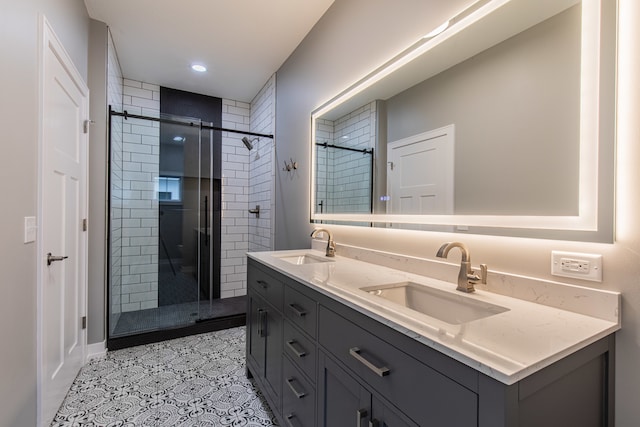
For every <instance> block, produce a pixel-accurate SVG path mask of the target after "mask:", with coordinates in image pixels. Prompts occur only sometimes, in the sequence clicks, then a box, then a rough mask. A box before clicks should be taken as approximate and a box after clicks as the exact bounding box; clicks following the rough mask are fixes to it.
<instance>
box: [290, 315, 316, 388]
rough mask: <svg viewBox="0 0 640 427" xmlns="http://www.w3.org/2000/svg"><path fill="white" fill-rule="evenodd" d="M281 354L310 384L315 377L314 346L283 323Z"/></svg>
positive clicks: (302, 335) (292, 327)
mask: <svg viewBox="0 0 640 427" xmlns="http://www.w3.org/2000/svg"><path fill="white" fill-rule="evenodd" d="M282 346H283V352H284V353H285V354H287V355H288V356H289V357H290V358H291V360H293V362H294V364H296V365H297V366H298V367H299V368H300V370H302V371H303V372H304V373H305V374H306V375H307V376H308V377H309V379H311V381H312V382H315V377H316V356H317V355H316V345H315V343H314V342H313V341H310V340H309V339H308V338H307V337H305V335H304V334H303V333H302V332H300V331H299V330H298V329H296V328H295V327H294V326H292V325H291V323H289V321H285V322H284V338H283V340H282Z"/></svg>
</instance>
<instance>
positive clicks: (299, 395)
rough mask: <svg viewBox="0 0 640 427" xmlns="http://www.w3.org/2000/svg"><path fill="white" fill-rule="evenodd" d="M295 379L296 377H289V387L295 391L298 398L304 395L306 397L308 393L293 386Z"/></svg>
mask: <svg viewBox="0 0 640 427" xmlns="http://www.w3.org/2000/svg"><path fill="white" fill-rule="evenodd" d="M293 381H294V378H287V385H288V386H289V388H290V389H291V391H292V392H293V394H294V395H295V396H296V397H297V398H298V399H302V398H303V397H305V396H306V395H307V393H305V392H303V391H298V390H296V388H295V387H294V386H293Z"/></svg>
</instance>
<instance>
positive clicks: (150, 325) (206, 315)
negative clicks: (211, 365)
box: [111, 296, 247, 338]
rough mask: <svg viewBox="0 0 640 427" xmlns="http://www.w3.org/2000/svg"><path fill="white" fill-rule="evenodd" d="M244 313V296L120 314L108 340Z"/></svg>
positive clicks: (245, 300)
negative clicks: (199, 320)
mask: <svg viewBox="0 0 640 427" xmlns="http://www.w3.org/2000/svg"><path fill="white" fill-rule="evenodd" d="M246 311H247V298H246V296H240V297H232V298H223V299H215V300H212V301H201V302H187V303H182V304H174V305H165V306H161V307H157V308H149V309H146V310H138V311H129V312H125V313H121V314H120V317H119V318H118V321H117V323H116V325H115V327H114V328H113V332H112V333H111V337H112V338H113V337H119V336H125V335H131V334H135V333H140V332H149V331H155V330H158V329H165V328H173V327H176V326H185V325H189V324H192V323H194V322H195V321H196V320H198V319H214V318H218V317H225V316H233V315H238V314H242V313H246Z"/></svg>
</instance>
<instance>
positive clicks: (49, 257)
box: [47, 252, 69, 265]
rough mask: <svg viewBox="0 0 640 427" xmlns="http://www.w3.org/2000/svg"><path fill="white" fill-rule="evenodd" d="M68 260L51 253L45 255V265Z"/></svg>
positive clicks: (65, 257)
mask: <svg viewBox="0 0 640 427" xmlns="http://www.w3.org/2000/svg"><path fill="white" fill-rule="evenodd" d="M67 258H69V257H68V256H56V255H51V252H49V253H48V254H47V265H51V263H52V262H54V261H62V260H65V259H67Z"/></svg>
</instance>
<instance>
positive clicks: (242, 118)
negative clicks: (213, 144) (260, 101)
mask: <svg viewBox="0 0 640 427" xmlns="http://www.w3.org/2000/svg"><path fill="white" fill-rule="evenodd" d="M250 117H251V105H250V104H248V103H245V102H239V101H233V100H229V99H223V100H222V127H223V128H226V129H235V130H244V131H248V130H249V129H250ZM243 136H244V135H242V134H238V133H232V132H223V133H222V190H221V191H222V218H221V229H222V230H221V235H220V240H221V250H220V258H221V259H220V297H221V298H229V297H233V296H240V295H244V294H246V289H247V284H246V276H247V261H246V252H247V251H248V250H249V236H248V225H249V213H248V207H249V150H247V147H245V145H244V144H243V143H242V137H243Z"/></svg>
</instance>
